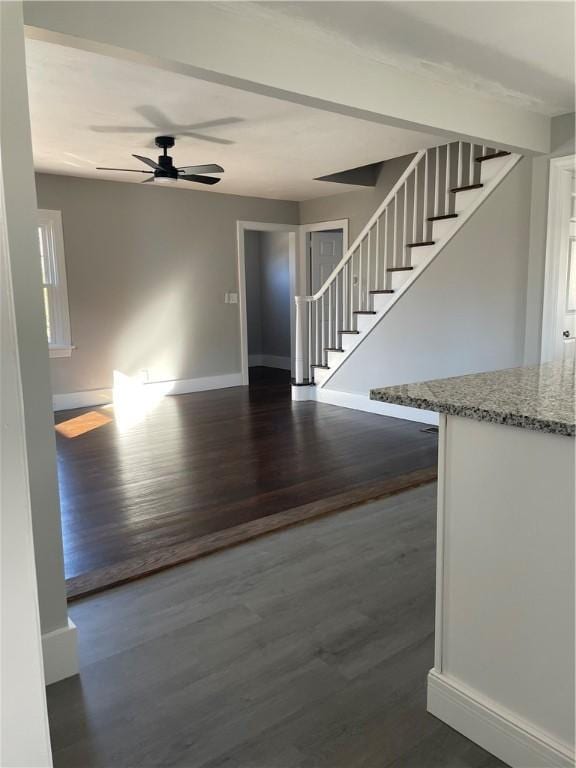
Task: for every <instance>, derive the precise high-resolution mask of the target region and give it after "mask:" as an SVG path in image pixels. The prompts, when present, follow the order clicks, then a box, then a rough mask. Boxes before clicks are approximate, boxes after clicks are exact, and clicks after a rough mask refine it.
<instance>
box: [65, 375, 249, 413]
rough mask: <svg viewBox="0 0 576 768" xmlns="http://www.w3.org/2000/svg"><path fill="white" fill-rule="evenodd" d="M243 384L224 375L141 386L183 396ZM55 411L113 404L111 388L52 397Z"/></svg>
mask: <svg viewBox="0 0 576 768" xmlns="http://www.w3.org/2000/svg"><path fill="white" fill-rule="evenodd" d="M242 384H243V380H242V374H240V373H225V374H221V375H220V376H204V377H202V378H198V379H174V380H172V381H154V382H146V383H144V384H142V386H143V387H145V389H146V391H147V392H149V393H153V392H155V391H157V392H158V394H159V395H184V394H188V393H189V392H205V391H206V390H209V389H228V387H240V386H242ZM52 401H53V407H54V410H55V411H68V410H71V409H73V408H96V407H98V406H101V405H109V404H110V403H112V402H114V390H113V388H112V387H110V388H103V389H86V390H84V391H82V392H67V393H65V394H58V395H53V397H52Z"/></svg>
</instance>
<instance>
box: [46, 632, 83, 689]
mask: <svg viewBox="0 0 576 768" xmlns="http://www.w3.org/2000/svg"><path fill="white" fill-rule="evenodd" d="M42 654H43V657H44V679H45V682H46V685H50V684H51V683H57V682H58V681H59V680H65V679H66V678H67V677H72V676H73V675H77V674H78V672H79V664H78V633H77V630H76V625H75V624H74V622H73V621H72V620H71V619H68V626H67V627H61V628H60V629H55V630H54V631H53V632H47V633H46V634H44V635H42Z"/></svg>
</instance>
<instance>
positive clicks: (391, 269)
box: [386, 267, 414, 272]
mask: <svg viewBox="0 0 576 768" xmlns="http://www.w3.org/2000/svg"><path fill="white" fill-rule="evenodd" d="M411 269H414V267H388V269H387V270H386V271H387V272H409V271H410V270H411Z"/></svg>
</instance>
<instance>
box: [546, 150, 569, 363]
mask: <svg viewBox="0 0 576 768" xmlns="http://www.w3.org/2000/svg"><path fill="white" fill-rule="evenodd" d="M575 350H576V156H574V155H570V156H568V157H560V158H554V159H552V160H551V161H550V185H549V198H548V229H547V240H546V273H545V283H544V312H543V319H542V355H541V357H542V362H545V361H548V360H561V359H562V358H563V357H565V356H566V355H567V354H573V353H574V351H575Z"/></svg>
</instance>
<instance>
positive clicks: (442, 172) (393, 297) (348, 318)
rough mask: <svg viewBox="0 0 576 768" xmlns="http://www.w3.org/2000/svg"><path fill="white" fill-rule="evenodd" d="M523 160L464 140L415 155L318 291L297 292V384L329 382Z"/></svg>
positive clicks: (509, 153) (322, 384)
mask: <svg viewBox="0 0 576 768" xmlns="http://www.w3.org/2000/svg"><path fill="white" fill-rule="evenodd" d="M520 158H521V155H518V154H514V153H511V152H505V151H502V150H497V149H495V148H493V147H487V146H484V145H478V144H469V143H467V142H462V141H457V142H452V143H450V144H445V145H443V146H438V147H432V148H431V149H427V150H421V151H420V152H418V153H417V154H416V155H415V156H414V158H413V159H412V161H411V162H410V164H409V165H408V167H407V168H406V170H405V171H404V173H403V174H402V176H401V177H400V178H399V179H398V181H397V182H396V184H395V185H394V187H393V188H392V190H391V191H390V193H389V194H388V195H387V197H386V198H385V200H384V201H383V202H382V204H381V205H380V206H379V207H378V209H377V210H376V211H375V213H374V215H373V216H372V218H371V219H370V220H369V221H368V223H367V224H366V226H365V227H364V229H363V230H362V232H361V233H360V234H359V236H358V237H357V238H356V240H355V241H354V242H353V243H352V245H351V246H350V248H349V249H348V250H347V252H346V253H345V254H344V256H343V258H342V260H341V261H340V263H339V264H338V265H337V266H336V268H335V269H334V271H333V272H332V274H331V275H330V276H329V278H328V279H327V280H326V282H325V283H324V285H323V286H322V288H321V289H320V290H319V291H318V293H316V294H315V295H314V296H297V297H296V355H295V358H296V359H295V363H296V368H295V382H294V383H295V385H296V386H303V385H309V386H310V385H315V386H316V387H324V386H325V385H326V384H327V383H328V381H329V380H330V379H331V378H332V376H333V375H334V374H335V373H336V371H337V370H338V368H339V367H340V366H341V365H342V364H343V363H344V362H345V361H346V360H348V359H349V358H350V357H351V356H352V355H353V354H354V351H355V350H356V349H358V347H359V346H360V345H361V344H362V343H363V341H364V340H365V339H366V338H367V337H368V335H369V334H370V332H371V331H372V330H373V329H374V328H375V327H376V326H377V325H378V323H380V322H381V321H382V319H383V318H384V317H385V316H386V314H387V313H388V312H389V311H390V309H391V308H392V307H393V306H394V304H395V303H396V302H397V301H400V300H401V298H402V296H403V295H404V293H405V292H406V291H408V290H409V289H410V286H411V285H412V284H413V283H414V282H415V280H417V279H418V278H419V277H420V276H421V275H422V274H423V273H424V271H425V270H426V268H427V267H428V265H429V264H431V262H432V261H433V260H434V259H435V258H436V257H437V256H438V254H439V253H440V252H441V251H442V249H443V248H444V246H445V245H446V244H447V243H448V242H449V241H450V240H451V239H452V237H453V236H454V235H455V234H456V232H458V231H459V229H460V228H461V227H463V226H464V224H465V223H466V221H467V220H468V219H469V218H470V216H471V215H472V214H473V213H474V211H475V210H476V209H477V208H478V207H479V206H480V205H481V203H482V202H483V201H484V200H485V199H486V198H487V197H488V196H489V195H490V194H491V192H492V191H493V190H494V189H495V188H496V187H497V186H498V185H499V184H500V182H501V181H502V180H503V179H504V178H505V177H506V176H507V175H508V173H509V172H510V171H511V170H512V168H513V167H514V166H515V165H516V163H517V162H518V161H519V160H520Z"/></svg>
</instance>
